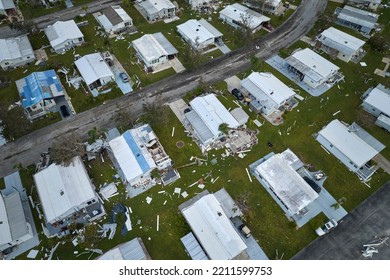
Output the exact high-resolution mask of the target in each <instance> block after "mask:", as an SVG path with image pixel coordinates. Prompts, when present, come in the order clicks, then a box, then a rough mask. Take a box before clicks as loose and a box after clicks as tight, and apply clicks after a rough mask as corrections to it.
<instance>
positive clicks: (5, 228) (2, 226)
mask: <svg viewBox="0 0 390 280" xmlns="http://www.w3.org/2000/svg"><path fill="white" fill-rule="evenodd" d="M0 222H1V223H0V247H1V246H2V245H4V244H7V243H10V242H12V235H11V230H10V224H9V221H8V216H7V208H6V204H5V201H4V198H3V194H2V193H0Z"/></svg>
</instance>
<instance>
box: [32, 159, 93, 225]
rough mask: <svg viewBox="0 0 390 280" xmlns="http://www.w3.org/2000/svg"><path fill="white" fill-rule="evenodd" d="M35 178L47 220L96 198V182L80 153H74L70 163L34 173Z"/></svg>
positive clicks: (51, 166)
mask: <svg viewBox="0 0 390 280" xmlns="http://www.w3.org/2000/svg"><path fill="white" fill-rule="evenodd" d="M34 181H35V186H36V188H37V190H38V194H39V198H40V201H41V205H42V208H43V212H44V214H45V218H46V221H47V222H48V223H51V222H54V221H55V220H56V218H57V217H59V216H61V215H64V214H65V213H67V212H68V211H72V209H74V208H77V207H78V206H79V205H82V204H84V203H86V202H88V201H90V200H92V199H94V198H95V199H96V195H95V191H94V186H93V185H92V183H91V181H90V179H89V177H88V174H87V170H86V169H85V166H84V164H83V162H82V161H81V158H80V157H75V158H74V159H73V161H72V163H71V164H70V165H69V166H62V165H57V164H51V165H50V166H48V167H47V168H45V169H43V170H41V171H39V172H38V173H36V174H34Z"/></svg>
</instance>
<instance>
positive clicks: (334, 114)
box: [333, 110, 341, 116]
mask: <svg viewBox="0 0 390 280" xmlns="http://www.w3.org/2000/svg"><path fill="white" fill-rule="evenodd" d="M340 112H341V111H340V110H338V111H337V112H335V113H333V116H336V115H337V114H338V113H340Z"/></svg>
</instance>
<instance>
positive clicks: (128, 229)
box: [125, 211, 133, 231]
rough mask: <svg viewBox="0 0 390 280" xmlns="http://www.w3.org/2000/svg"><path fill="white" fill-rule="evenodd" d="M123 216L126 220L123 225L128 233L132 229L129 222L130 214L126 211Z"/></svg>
mask: <svg viewBox="0 0 390 280" xmlns="http://www.w3.org/2000/svg"><path fill="white" fill-rule="evenodd" d="M125 215H126V218H127V219H126V223H125V225H126V228H127V231H130V230H132V229H133V228H132V226H131V220H130V213H129V211H126V213H125Z"/></svg>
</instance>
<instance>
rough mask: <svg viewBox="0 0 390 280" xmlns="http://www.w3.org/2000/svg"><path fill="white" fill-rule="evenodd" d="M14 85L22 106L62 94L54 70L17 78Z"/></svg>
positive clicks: (26, 106)
mask: <svg viewBox="0 0 390 280" xmlns="http://www.w3.org/2000/svg"><path fill="white" fill-rule="evenodd" d="M16 87H17V89H18V92H19V96H20V97H21V99H22V105H23V107H24V108H28V107H30V106H32V105H34V104H37V103H38V102H40V101H41V100H43V99H50V98H54V97H58V96H63V95H64V91H63V88H62V86H61V84H60V81H59V78H58V77H57V75H56V73H55V72H54V70H47V71H42V72H34V73H31V74H30V75H28V76H27V77H25V78H23V79H20V80H17V81H16Z"/></svg>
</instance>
